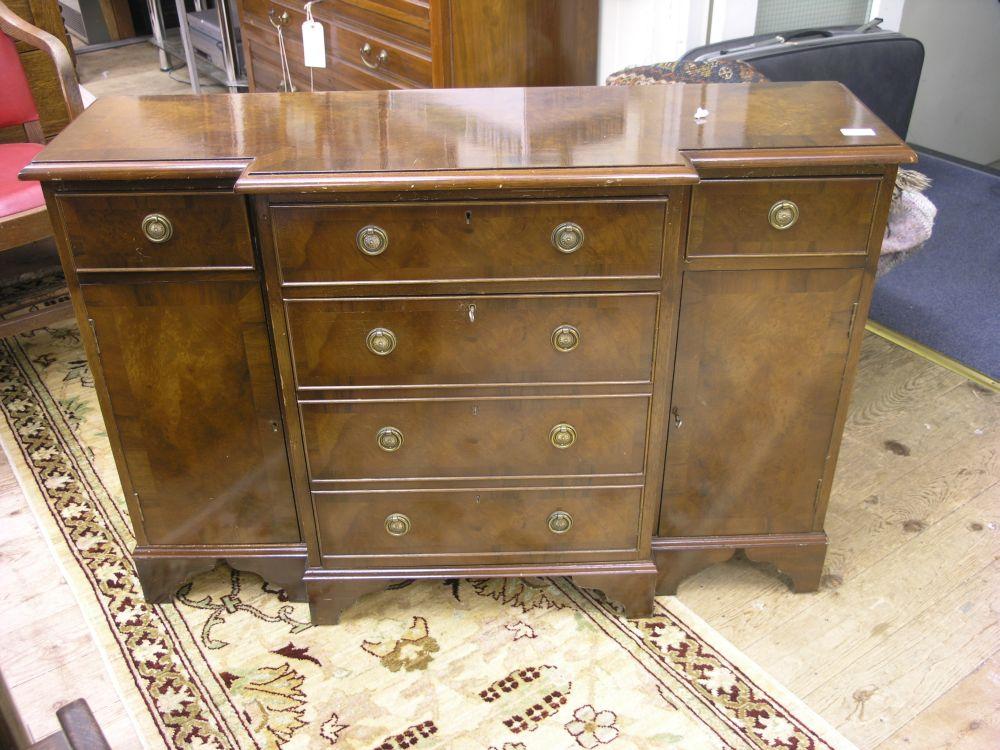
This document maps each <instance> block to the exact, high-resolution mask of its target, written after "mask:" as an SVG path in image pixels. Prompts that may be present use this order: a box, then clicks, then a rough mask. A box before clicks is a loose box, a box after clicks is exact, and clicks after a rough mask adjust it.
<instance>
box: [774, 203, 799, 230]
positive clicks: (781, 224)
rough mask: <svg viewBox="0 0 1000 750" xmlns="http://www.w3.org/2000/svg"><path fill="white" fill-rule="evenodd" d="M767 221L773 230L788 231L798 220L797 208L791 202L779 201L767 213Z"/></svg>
mask: <svg viewBox="0 0 1000 750" xmlns="http://www.w3.org/2000/svg"><path fill="white" fill-rule="evenodd" d="M767 220H768V222H769V223H770V224H771V226H772V227H774V228H775V229H788V228H789V227H790V226H792V225H793V224H794V223H795V222H797V221H798V220H799V207H798V206H796V205H795V204H794V203H793V202H792V201H786V200H780V201H778V202H777V203H775V204H774V205H773V206H771V210H770V211H768V212H767Z"/></svg>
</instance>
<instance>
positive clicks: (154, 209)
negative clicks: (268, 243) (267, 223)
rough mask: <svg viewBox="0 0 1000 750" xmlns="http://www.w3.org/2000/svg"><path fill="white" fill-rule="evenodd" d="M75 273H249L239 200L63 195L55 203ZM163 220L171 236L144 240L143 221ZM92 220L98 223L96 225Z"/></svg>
mask: <svg viewBox="0 0 1000 750" xmlns="http://www.w3.org/2000/svg"><path fill="white" fill-rule="evenodd" d="M57 203H58V206H59V211H60V212H61V214H62V217H63V221H64V222H65V230H66V235H67V240H68V242H69V245H70V249H71V251H72V253H73V260H74V263H75V265H76V268H77V270H79V271H92V270H101V271H114V270H128V269H135V270H157V269H198V268H208V267H212V266H221V267H225V268H240V269H252V268H253V266H254V262H253V250H252V249H251V246H250V233H249V231H248V229H247V214H246V207H245V205H244V203H243V200H242V199H240V198H235V197H233V196H228V195H218V194H197V193H193V194H187V195H163V194H155V193H152V194H150V193H147V194H142V193H138V194H137V193H129V194H124V195H123V194H90V195H84V194H81V195H69V196H67V195H61V196H60V197H59V199H58V201H57ZM154 213H155V214H162V215H164V216H165V217H166V218H167V219H168V220H169V221H170V223H171V224H172V226H173V236H172V237H171V238H170V239H169V240H167V241H166V242H163V243H159V244H158V243H154V242H151V241H150V240H149V239H148V238H147V237H145V236H144V235H143V231H142V221H143V219H144V218H145V217H146V216H148V215H150V214H154ZM94 216H100V217H101V221H99V222H95V221H94Z"/></svg>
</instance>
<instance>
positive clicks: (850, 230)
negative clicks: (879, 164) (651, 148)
mask: <svg viewBox="0 0 1000 750" xmlns="http://www.w3.org/2000/svg"><path fill="white" fill-rule="evenodd" d="M879 183H880V180H879V179H878V178H859V179H854V178H839V179H822V180H818V179H801V180H709V181H706V182H702V183H700V184H698V185H695V186H694V188H693V193H692V199H691V221H690V225H689V229H688V243H687V256H688V257H689V258H697V257H703V256H720V255H724V256H737V257H738V256H751V255H758V256H759V255H819V254H823V255H831V254H832V255H865V254H866V253H867V247H868V234H869V232H870V231H871V224H872V217H873V214H874V211H875V200H876V198H877V196H878V190H879Z"/></svg>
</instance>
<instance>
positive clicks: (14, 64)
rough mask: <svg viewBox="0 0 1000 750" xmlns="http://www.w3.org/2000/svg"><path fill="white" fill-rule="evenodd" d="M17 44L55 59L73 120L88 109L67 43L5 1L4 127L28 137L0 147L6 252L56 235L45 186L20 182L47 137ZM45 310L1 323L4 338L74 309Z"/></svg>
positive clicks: (0, 71)
mask: <svg viewBox="0 0 1000 750" xmlns="http://www.w3.org/2000/svg"><path fill="white" fill-rule="evenodd" d="M15 40H16V41H19V42H23V43H25V44H27V45H29V46H31V47H35V48H37V49H40V50H42V51H43V52H46V53H47V54H48V55H49V57H51V58H52V61H53V62H54V63H55V67H56V72H57V76H58V79H59V85H60V88H61V90H62V95H63V98H64V100H65V102H66V110H67V112H68V113H69V118H70V119H71V120H72V119H73V118H74V117H76V116H77V115H79V114H80V113H81V112H82V111H83V101H82V100H81V97H80V85H79V84H78V83H77V80H76V73H75V72H74V70H73V63H72V61H71V60H70V56H69V52H68V51H67V50H66V47H64V46H63V43H62V42H61V41H59V40H58V39H56V38H55V37H54V36H52V35H51V34H49V33H48V32H47V31H43V30H42V29H39V28H36V27H35V26H32V25H31V24H29V23H28V22H27V21H25V20H24V19H22V18H21V17H20V16H18V15H16V14H15V13H14V12H13V11H12V10H11V9H10V8H8V7H7V6H6V5H4V4H3V3H2V2H0V92H2V93H0V128H8V127H11V126H16V125H20V126H21V127H23V128H24V136H25V142H24V143H0V254H2V253H3V251H5V250H9V249H11V248H13V247H19V246H20V245H26V244H28V243H29V242H36V241H38V240H41V239H44V238H46V237H49V236H51V235H52V226H51V224H50V222H49V216H48V212H47V211H46V209H45V201H44V200H43V198H42V189H41V187H40V186H39V184H38V183H37V182H21V181H20V180H18V179H17V175H18V172H20V171H21V168H22V167H24V166H25V165H26V164H27V163H28V162H30V161H31V160H32V159H33V158H34V156H35V154H37V153H38V152H39V151H41V150H42V148H43V145H44V143H45V137H44V135H43V134H42V127H41V124H40V123H39V121H38V110H37V109H36V107H35V101H34V99H33V98H32V96H31V89H30V88H29V86H28V80H27V78H26V77H25V75H24V69H23V68H22V67H21V60H20V58H19V56H18V53H17V48H16V46H15ZM0 265H2V261H0ZM60 307H63V306H60ZM41 312H42V313H44V314H43V315H38V314H35V315H25V316H21V317H19V318H14V319H13V320H10V321H0V337H2V336H10V335H12V334H14V333H17V332H19V331H23V330H30V329H31V328H34V327H39V326H42V325H45V324H46V323H49V322H51V321H54V320H58V319H59V317H66V316H68V315H69V314H70V312H71V308H70V307H69V304H68V303H67V304H66V305H65V306H64V307H63V309H61V310H57V309H56V308H55V307H49V308H45V310H43V311H41Z"/></svg>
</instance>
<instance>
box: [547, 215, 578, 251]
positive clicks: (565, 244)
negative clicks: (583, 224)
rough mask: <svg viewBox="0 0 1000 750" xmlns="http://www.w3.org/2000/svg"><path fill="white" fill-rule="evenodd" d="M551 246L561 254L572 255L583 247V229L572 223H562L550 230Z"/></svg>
mask: <svg viewBox="0 0 1000 750" xmlns="http://www.w3.org/2000/svg"><path fill="white" fill-rule="evenodd" d="M552 244H553V245H555V248H556V250H558V251H559V252H561V253H574V252H576V251H577V250H579V249H580V247H582V246H583V229H581V228H580V225H579V224H574V223H573V222H572V221H564V222H563V223H562V224H560V225H559V226H557V227H556V228H555V229H553V230H552Z"/></svg>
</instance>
